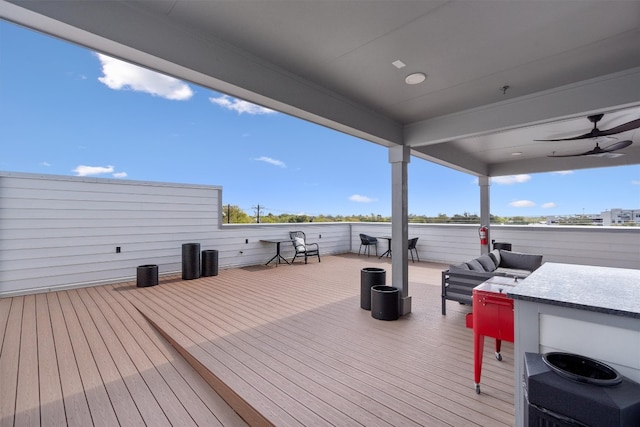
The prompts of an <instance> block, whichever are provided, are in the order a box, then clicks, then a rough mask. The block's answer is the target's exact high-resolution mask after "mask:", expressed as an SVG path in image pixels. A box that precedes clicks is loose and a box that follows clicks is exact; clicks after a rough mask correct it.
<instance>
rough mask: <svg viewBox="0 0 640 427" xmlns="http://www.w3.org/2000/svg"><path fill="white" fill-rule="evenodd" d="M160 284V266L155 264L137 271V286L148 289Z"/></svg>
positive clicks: (141, 267) (139, 268)
mask: <svg viewBox="0 0 640 427" xmlns="http://www.w3.org/2000/svg"><path fill="white" fill-rule="evenodd" d="M157 284H158V266H157V265H155V264H148V265H141V266H139V267H138V268H137V269H136V286H137V287H138V288H146V287H147V286H155V285H157Z"/></svg>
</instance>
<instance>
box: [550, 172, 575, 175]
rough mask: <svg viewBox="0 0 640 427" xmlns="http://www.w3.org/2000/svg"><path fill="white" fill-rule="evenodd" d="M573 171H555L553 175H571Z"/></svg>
mask: <svg viewBox="0 0 640 427" xmlns="http://www.w3.org/2000/svg"><path fill="white" fill-rule="evenodd" d="M572 173H573V171H556V172H554V174H556V175H571V174H572Z"/></svg>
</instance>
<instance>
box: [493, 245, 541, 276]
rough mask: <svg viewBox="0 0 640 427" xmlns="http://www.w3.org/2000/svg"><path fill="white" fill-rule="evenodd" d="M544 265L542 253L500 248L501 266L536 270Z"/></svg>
mask: <svg viewBox="0 0 640 427" xmlns="http://www.w3.org/2000/svg"><path fill="white" fill-rule="evenodd" d="M541 265H542V255H534V254H523V253H520V252H511V251H503V250H502V249H501V250H500V267H504V268H516V269H519V270H529V271H534V270H536V269H537V268H538V267H540V266H541Z"/></svg>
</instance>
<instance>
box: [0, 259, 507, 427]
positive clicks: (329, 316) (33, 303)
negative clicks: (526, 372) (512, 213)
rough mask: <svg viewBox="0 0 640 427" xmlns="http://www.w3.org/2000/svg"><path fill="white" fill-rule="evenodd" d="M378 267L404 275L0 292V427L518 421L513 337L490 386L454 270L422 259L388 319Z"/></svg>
mask: <svg viewBox="0 0 640 427" xmlns="http://www.w3.org/2000/svg"><path fill="white" fill-rule="evenodd" d="M364 267H382V268H385V269H386V270H387V282H388V283H389V282H390V280H391V264H390V262H389V261H388V259H382V260H378V259H376V258H374V257H371V258H367V257H363V256H361V257H357V256H355V255H344V256H327V257H323V258H322V262H321V263H318V262H317V261H315V260H310V261H309V264H307V265H305V264H304V263H303V262H299V263H298V262H297V263H296V264H294V265H292V266H288V265H281V266H280V267H278V268H275V267H273V266H270V267H264V266H257V267H250V268H240V269H230V270H221V271H220V274H219V275H218V276H215V277H208V278H201V279H197V280H189V281H182V280H181V279H180V278H179V277H168V278H167V277H165V278H161V279H160V285H159V286H155V287H151V288H136V287H135V283H124V284H120V285H113V286H100V287H94V288H83V289H77V290H71V291H64V292H56V293H49V294H38V295H30V296H24V297H14V298H5V299H0V348H1V353H0V415H1V419H0V425H2V426H13V425H16V426H22V425H51V426H58V425H79V426H87V425H92V424H93V425H106V426H113V425H118V424H120V425H127V426H129V425H150V426H162V425H174V426H188V425H200V426H215V425H224V426H242V425H246V424H245V422H246V423H247V424H251V425H277V426H287V427H289V426H296V425H306V426H325V425H327V426H328V425H335V426H356V425H358V426H470V425H481V426H512V425H513V424H514V408H513V345H512V344H510V343H504V344H503V357H504V360H503V361H502V362H498V361H497V360H496V359H495V358H494V357H493V350H492V347H493V340H487V343H486V349H485V357H484V366H483V372H482V394H481V395H476V394H475V392H474V389H473V355H472V333H471V331H470V330H468V329H466V328H465V322H464V315H465V314H466V313H467V312H469V308H468V307H466V306H462V305H458V304H457V303H454V302H448V303H447V304H448V307H447V316H442V315H441V314H440V271H441V270H442V269H443V268H444V267H446V266H443V265H441V264H432V263H425V262H421V263H417V262H416V263H415V264H411V263H410V264H409V279H410V285H409V286H410V294H411V295H412V298H413V301H412V313H411V314H410V315H408V316H404V317H402V318H401V319H400V320H397V321H390V322H387V321H381V320H376V319H373V318H372V317H371V315H370V312H369V311H365V310H362V309H360V270H361V269H362V268H364ZM156 328H157V329H156ZM167 340H169V341H171V343H173V344H174V345H175V348H174V347H172V345H170V344H169V341H167ZM178 350H179V351H180V353H179V352H178ZM188 362H191V363H193V366H194V367H195V368H194V367H192V365H190V364H189V363H188ZM212 385H213V387H212ZM214 388H215V390H216V391H217V393H216V391H214ZM221 397H223V398H224V399H223V398H221ZM225 400H226V402H225ZM234 410H235V411H234ZM236 411H237V412H236ZM238 413H239V414H241V415H242V418H244V421H243V419H242V418H241V417H240V416H239V415H238Z"/></svg>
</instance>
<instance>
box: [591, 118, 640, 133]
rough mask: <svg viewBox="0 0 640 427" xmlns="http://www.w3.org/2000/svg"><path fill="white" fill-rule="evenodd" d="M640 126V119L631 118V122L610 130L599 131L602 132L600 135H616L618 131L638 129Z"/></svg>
mask: <svg viewBox="0 0 640 427" xmlns="http://www.w3.org/2000/svg"><path fill="white" fill-rule="evenodd" d="M638 128H640V119H636V120H631V121H630V122H627V123H624V124H621V125H620V126H616V127H614V128H611V129H608V130H602V131H598V133H600V135H599V136H609V135H615V134H617V133H621V132H627V131H630V130H634V129H638Z"/></svg>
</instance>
